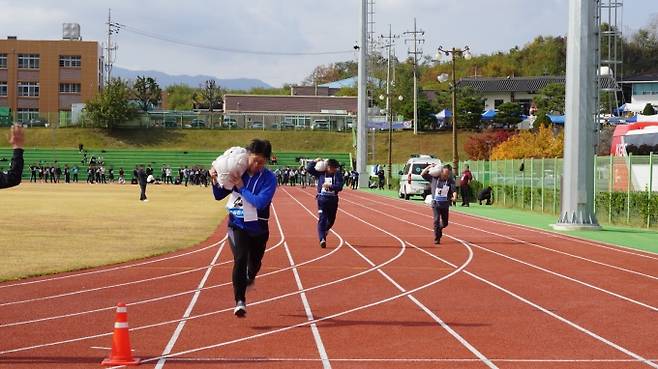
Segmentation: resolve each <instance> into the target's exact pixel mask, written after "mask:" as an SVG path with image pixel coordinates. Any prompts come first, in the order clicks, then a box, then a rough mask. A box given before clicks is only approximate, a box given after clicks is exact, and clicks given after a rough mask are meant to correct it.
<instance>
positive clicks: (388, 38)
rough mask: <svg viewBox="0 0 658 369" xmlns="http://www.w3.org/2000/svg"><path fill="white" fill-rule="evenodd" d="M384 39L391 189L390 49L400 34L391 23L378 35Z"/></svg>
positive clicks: (391, 115)
mask: <svg viewBox="0 0 658 369" xmlns="http://www.w3.org/2000/svg"><path fill="white" fill-rule="evenodd" d="M380 37H381V38H382V39H384V40H386V41H385V42H384V47H385V48H386V49H387V59H386V123H388V188H389V189H391V185H392V183H391V182H392V181H393V172H392V171H393V169H392V167H393V111H392V104H391V58H392V49H393V45H395V39H396V38H399V37H400V36H398V35H394V34H393V31H392V30H391V25H390V24H389V25H388V36H384V35H382V36H380Z"/></svg>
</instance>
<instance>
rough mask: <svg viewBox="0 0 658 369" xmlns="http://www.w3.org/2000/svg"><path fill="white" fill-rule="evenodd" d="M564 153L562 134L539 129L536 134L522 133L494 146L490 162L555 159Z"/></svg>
mask: <svg viewBox="0 0 658 369" xmlns="http://www.w3.org/2000/svg"><path fill="white" fill-rule="evenodd" d="M563 153H564V132H563V131H560V132H559V133H558V134H553V130H552V129H551V128H548V127H539V130H538V131H537V132H532V131H523V132H521V133H519V134H518V135H516V136H513V137H511V138H510V139H509V140H507V141H505V142H503V143H501V144H500V145H498V146H496V147H495V148H494V149H493V150H492V152H491V160H503V159H523V158H555V157H562V156H563Z"/></svg>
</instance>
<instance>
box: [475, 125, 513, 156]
mask: <svg viewBox="0 0 658 369" xmlns="http://www.w3.org/2000/svg"><path fill="white" fill-rule="evenodd" d="M514 135H515V133H514V132H513V131H504V130H488V131H485V132H482V133H476V134H473V135H471V136H469V137H468V139H467V141H466V143H464V150H465V151H466V153H467V154H468V157H469V158H470V159H471V160H489V158H490V157H491V151H492V150H493V149H494V147H496V146H498V145H500V144H501V143H503V142H505V141H507V140H508V139H509V138H510V137H512V136H514Z"/></svg>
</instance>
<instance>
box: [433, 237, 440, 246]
mask: <svg viewBox="0 0 658 369" xmlns="http://www.w3.org/2000/svg"><path fill="white" fill-rule="evenodd" d="M440 243H441V237H437V238H435V239H434V244H435V245H438V244H440Z"/></svg>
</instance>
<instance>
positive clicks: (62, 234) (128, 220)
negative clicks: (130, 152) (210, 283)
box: [0, 183, 226, 281]
mask: <svg viewBox="0 0 658 369" xmlns="http://www.w3.org/2000/svg"><path fill="white" fill-rule="evenodd" d="M147 195H148V197H149V200H150V201H149V202H147V203H142V202H140V201H139V200H138V199H139V188H138V187H137V186H134V185H116V184H107V185H87V184H70V185H66V184H30V183H23V184H21V185H20V186H18V187H15V188H11V189H7V190H2V195H1V196H2V197H1V198H2V200H1V202H2V213H1V215H0V239H1V240H2V242H1V243H0V255H2V259H1V261H0V263H1V264H2V267H0V281H3V280H11V279H17V278H24V277H28V276H37V275H43V274H50V273H57V272H64V271H71V270H78V269H84V268H89V267H94V266H99V265H107V264H114V263H119V262H123V261H127V260H134V259H140V258H144V257H148V256H153V255H158V254H163V253H167V252H170V251H174V250H178V249H181V248H186V247H189V246H192V245H194V244H197V243H199V242H201V241H203V240H205V239H206V238H207V237H208V236H209V235H210V234H212V232H213V231H214V230H215V229H216V227H217V225H218V224H219V223H220V222H221V221H222V220H223V218H224V217H225V215H226V212H225V210H224V209H225V208H224V206H223V202H215V201H214V200H212V194H211V190H210V189H209V188H200V187H195V186H192V187H187V188H185V187H181V186H163V185H160V186H155V185H153V186H149V187H148V189H147Z"/></svg>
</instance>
